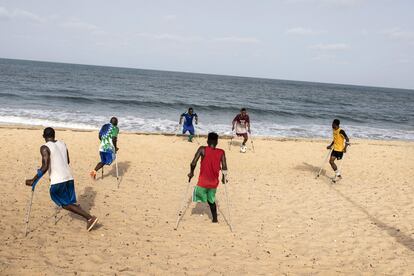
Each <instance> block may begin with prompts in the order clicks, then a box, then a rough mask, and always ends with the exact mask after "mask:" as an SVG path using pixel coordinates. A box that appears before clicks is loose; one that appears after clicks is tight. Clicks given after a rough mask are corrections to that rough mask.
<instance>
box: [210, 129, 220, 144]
mask: <svg viewBox="0 0 414 276" xmlns="http://www.w3.org/2000/svg"><path fill="white" fill-rule="evenodd" d="M218 138H219V136H218V134H217V133H215V132H210V133H209V134H208V137H207V144H208V145H217V143H218Z"/></svg>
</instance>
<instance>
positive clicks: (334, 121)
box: [333, 119, 341, 126]
mask: <svg viewBox="0 0 414 276" xmlns="http://www.w3.org/2000/svg"><path fill="white" fill-rule="evenodd" d="M333 123H334V124H335V125H337V126H339V124H340V123H341V121H339V119H335V120H333Z"/></svg>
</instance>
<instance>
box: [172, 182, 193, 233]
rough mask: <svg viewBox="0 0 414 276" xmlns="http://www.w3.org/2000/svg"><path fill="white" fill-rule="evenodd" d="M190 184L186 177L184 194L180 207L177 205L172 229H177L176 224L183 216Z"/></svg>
mask: <svg viewBox="0 0 414 276" xmlns="http://www.w3.org/2000/svg"><path fill="white" fill-rule="evenodd" d="M190 185H191V180H190V179H188V184H187V188H186V189H185V194H184V195H183V201H182V203H181V205H180V207H179V209H178V211H177V221H176V222H175V227H174V230H177V229H178V224H179V223H180V220H181V218H182V217H183V214H184V211H185V209H186V208H185V209H184V206H185V205H186V200H187V195H188V189H189V188H190ZM183 209H184V211H183Z"/></svg>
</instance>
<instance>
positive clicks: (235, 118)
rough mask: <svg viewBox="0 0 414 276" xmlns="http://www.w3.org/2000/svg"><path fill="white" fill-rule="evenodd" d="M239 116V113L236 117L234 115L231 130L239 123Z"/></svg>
mask: <svg viewBox="0 0 414 276" xmlns="http://www.w3.org/2000/svg"><path fill="white" fill-rule="evenodd" d="M238 118H239V115H236V117H234V119H233V121H232V122H231V130H234V125H235V124H236V123H237V119H238Z"/></svg>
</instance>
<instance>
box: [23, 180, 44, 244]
mask: <svg viewBox="0 0 414 276" xmlns="http://www.w3.org/2000/svg"><path fill="white" fill-rule="evenodd" d="M38 174H39V173H38ZM40 178H41V176H40V177H38V178H37V179H36V181H35V182H33V184H32V195H31V196H30V201H29V205H28V207H27V214H26V230H25V232H24V236H25V237H27V230H29V218H30V212H31V211H32V202H33V195H34V190H35V187H36V185H37V182H39V180H40Z"/></svg>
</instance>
